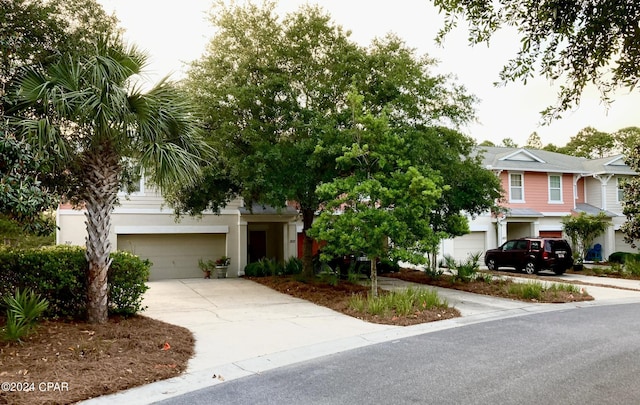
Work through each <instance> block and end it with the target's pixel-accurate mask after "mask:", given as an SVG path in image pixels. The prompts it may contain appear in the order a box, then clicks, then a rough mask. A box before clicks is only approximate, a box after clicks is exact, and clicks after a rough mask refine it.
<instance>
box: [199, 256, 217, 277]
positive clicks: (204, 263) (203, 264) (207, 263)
mask: <svg viewBox="0 0 640 405" xmlns="http://www.w3.org/2000/svg"><path fill="white" fill-rule="evenodd" d="M198 267H200V270H202V272H203V273H204V278H211V271H213V269H214V268H215V267H216V264H215V262H214V261H213V260H202V259H198Z"/></svg>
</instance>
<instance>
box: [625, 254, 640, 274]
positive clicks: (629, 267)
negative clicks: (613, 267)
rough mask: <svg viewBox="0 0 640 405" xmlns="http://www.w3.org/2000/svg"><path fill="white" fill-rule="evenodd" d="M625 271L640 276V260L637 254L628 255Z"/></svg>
mask: <svg viewBox="0 0 640 405" xmlns="http://www.w3.org/2000/svg"><path fill="white" fill-rule="evenodd" d="M624 271H625V272H627V273H629V274H631V275H633V276H636V277H637V276H640V260H639V259H637V258H636V255H633V256H629V257H627V259H626V260H625V262H624Z"/></svg>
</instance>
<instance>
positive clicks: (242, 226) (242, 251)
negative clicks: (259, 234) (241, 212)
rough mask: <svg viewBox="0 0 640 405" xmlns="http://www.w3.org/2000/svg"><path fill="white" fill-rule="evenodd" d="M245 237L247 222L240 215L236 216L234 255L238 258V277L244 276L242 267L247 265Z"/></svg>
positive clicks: (246, 235) (246, 234)
mask: <svg viewBox="0 0 640 405" xmlns="http://www.w3.org/2000/svg"><path fill="white" fill-rule="evenodd" d="M247 238H248V233H247V222H246V221H245V220H243V219H242V217H241V216H238V240H237V241H238V245H237V247H236V249H237V253H236V257H237V258H238V259H237V260H238V277H239V276H244V268H245V267H246V266H247V261H248V260H247V257H248V252H247V243H248V242H247Z"/></svg>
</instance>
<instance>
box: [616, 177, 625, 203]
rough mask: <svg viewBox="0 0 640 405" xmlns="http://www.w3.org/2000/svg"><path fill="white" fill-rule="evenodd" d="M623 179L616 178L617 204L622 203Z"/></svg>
mask: <svg viewBox="0 0 640 405" xmlns="http://www.w3.org/2000/svg"><path fill="white" fill-rule="evenodd" d="M625 180H626V179H625V178H624V177H618V182H617V183H616V184H617V190H616V191H617V193H616V194H617V196H618V202H623V201H624V182H625Z"/></svg>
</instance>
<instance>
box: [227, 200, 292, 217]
mask: <svg viewBox="0 0 640 405" xmlns="http://www.w3.org/2000/svg"><path fill="white" fill-rule="evenodd" d="M238 210H239V211H240V214H241V215H298V211H297V210H296V209H295V208H293V207H289V206H286V207H283V208H274V207H272V206H270V205H262V204H256V203H254V204H252V205H251V208H247V207H240V208H238Z"/></svg>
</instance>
